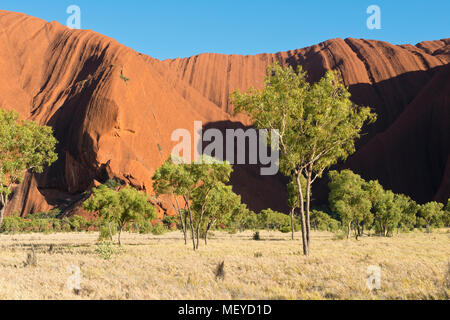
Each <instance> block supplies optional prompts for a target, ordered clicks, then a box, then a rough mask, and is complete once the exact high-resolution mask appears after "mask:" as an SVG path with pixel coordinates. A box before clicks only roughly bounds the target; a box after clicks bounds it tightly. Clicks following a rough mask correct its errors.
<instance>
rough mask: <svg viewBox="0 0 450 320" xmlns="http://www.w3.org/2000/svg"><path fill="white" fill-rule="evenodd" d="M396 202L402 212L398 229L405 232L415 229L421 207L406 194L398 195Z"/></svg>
mask: <svg viewBox="0 0 450 320" xmlns="http://www.w3.org/2000/svg"><path fill="white" fill-rule="evenodd" d="M394 201H395V202H396V203H397V206H398V207H399V208H400V211H401V217H400V221H399V224H398V227H399V228H400V229H403V230H412V229H414V226H415V225H416V222H417V221H416V220H417V219H416V216H417V212H418V211H419V205H418V204H417V203H416V202H415V201H414V200H412V199H411V198H410V197H408V196H406V195H404V194H396V195H395V199H394Z"/></svg>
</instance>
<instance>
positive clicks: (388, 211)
mask: <svg viewBox="0 0 450 320" xmlns="http://www.w3.org/2000/svg"><path fill="white" fill-rule="evenodd" d="M396 200H397V199H396V196H395V194H394V193H393V192H392V191H390V190H386V191H384V192H383V193H381V195H380V197H379V198H378V199H376V201H375V203H374V205H373V206H374V219H375V222H374V226H375V230H376V232H378V233H380V234H381V235H384V236H385V237H386V236H388V235H389V234H392V233H393V231H394V228H396V227H397V225H398V223H399V222H400V220H401V217H402V211H401V210H402V209H401V207H400V206H399V204H398V203H397V202H396Z"/></svg>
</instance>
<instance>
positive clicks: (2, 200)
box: [0, 193, 8, 232]
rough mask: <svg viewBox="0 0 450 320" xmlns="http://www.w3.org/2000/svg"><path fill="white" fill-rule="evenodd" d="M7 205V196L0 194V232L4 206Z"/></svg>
mask: <svg viewBox="0 0 450 320" xmlns="http://www.w3.org/2000/svg"><path fill="white" fill-rule="evenodd" d="M7 204H8V196H7V195H5V194H3V193H2V194H0V206H1V209H0V232H1V229H2V224H3V219H4V217H5V211H6V205H7Z"/></svg>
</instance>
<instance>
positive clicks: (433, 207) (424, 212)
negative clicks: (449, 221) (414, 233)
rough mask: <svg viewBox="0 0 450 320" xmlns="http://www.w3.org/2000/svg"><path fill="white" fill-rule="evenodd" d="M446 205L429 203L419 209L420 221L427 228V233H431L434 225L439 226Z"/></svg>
mask: <svg viewBox="0 0 450 320" xmlns="http://www.w3.org/2000/svg"><path fill="white" fill-rule="evenodd" d="M443 208H444V205H443V204H442V203H439V202H434V201H433V202H428V203H426V204H424V205H421V206H420V207H419V217H420V218H419V221H420V224H421V225H422V226H425V227H426V228H427V232H430V231H431V227H432V226H433V225H439V224H440V223H441V221H442V220H441V219H442V217H443V216H444V211H443V210H442V209H443Z"/></svg>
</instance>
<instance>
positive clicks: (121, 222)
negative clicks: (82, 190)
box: [83, 185, 156, 245]
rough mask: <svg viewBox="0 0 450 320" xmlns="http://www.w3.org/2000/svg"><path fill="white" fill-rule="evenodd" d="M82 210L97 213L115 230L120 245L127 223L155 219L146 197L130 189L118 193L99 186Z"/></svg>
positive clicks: (152, 207)
mask: <svg viewBox="0 0 450 320" xmlns="http://www.w3.org/2000/svg"><path fill="white" fill-rule="evenodd" d="M83 208H84V209H85V210H87V211H90V212H98V213H99V216H100V217H101V218H103V219H104V221H105V222H106V223H108V226H109V228H110V234H111V235H112V232H113V231H112V230H111V228H112V226H115V227H116V228H117V231H118V233H119V235H118V243H119V245H122V241H121V235H122V231H123V229H124V227H125V225H126V224H127V223H132V222H142V221H143V220H151V219H155V218H156V210H155V207H154V206H153V205H152V204H151V203H150V202H149V201H148V197H147V196H146V195H145V194H143V193H141V192H139V191H137V190H136V189H134V188H132V187H125V188H123V189H122V190H120V191H116V190H113V189H111V188H108V187H107V186H105V185H101V186H99V187H98V188H94V189H93V196H92V197H91V198H89V199H88V200H86V201H85V202H84V203H83Z"/></svg>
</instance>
